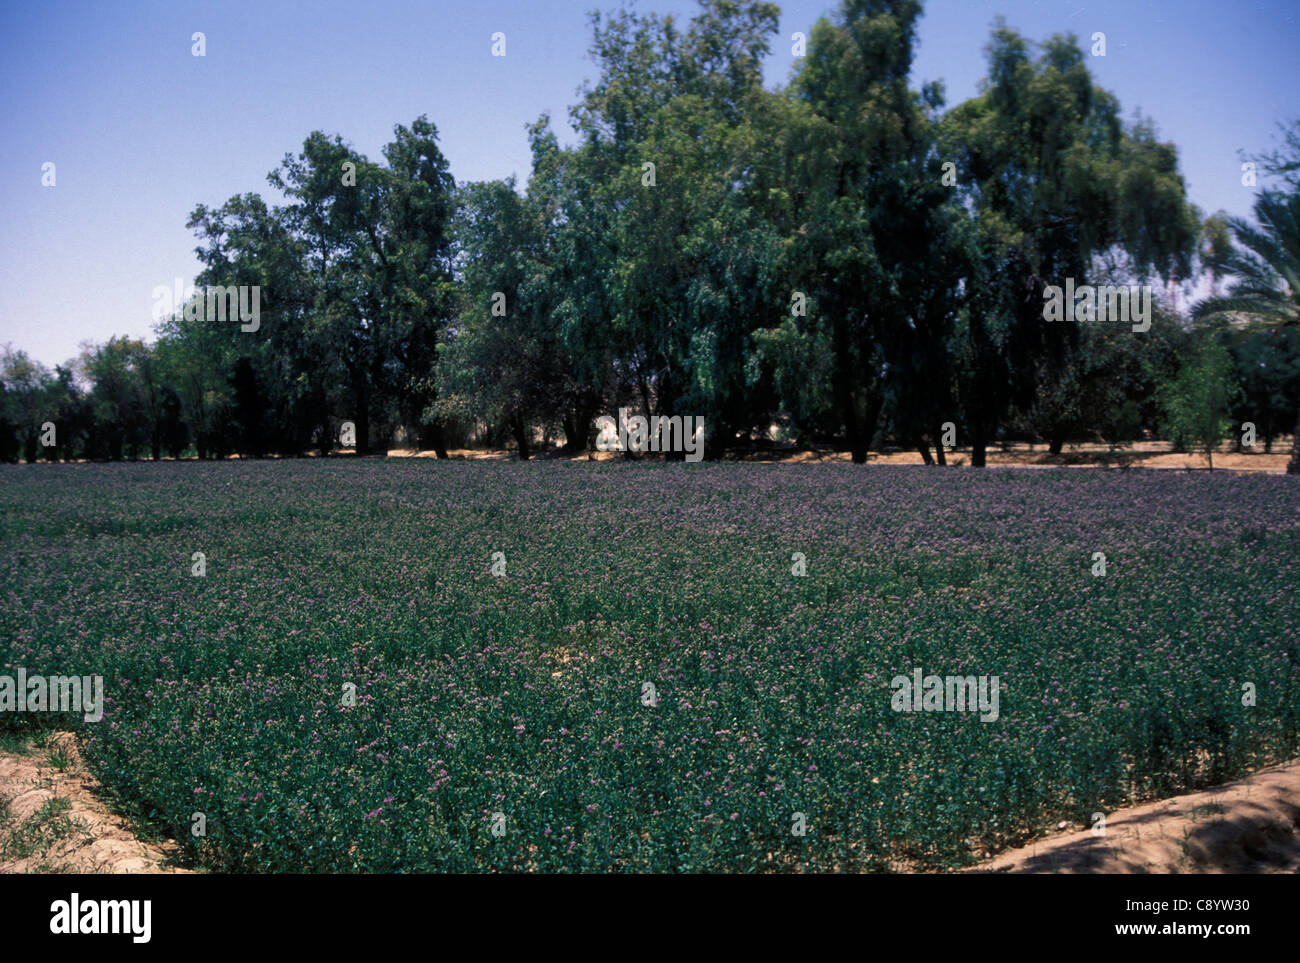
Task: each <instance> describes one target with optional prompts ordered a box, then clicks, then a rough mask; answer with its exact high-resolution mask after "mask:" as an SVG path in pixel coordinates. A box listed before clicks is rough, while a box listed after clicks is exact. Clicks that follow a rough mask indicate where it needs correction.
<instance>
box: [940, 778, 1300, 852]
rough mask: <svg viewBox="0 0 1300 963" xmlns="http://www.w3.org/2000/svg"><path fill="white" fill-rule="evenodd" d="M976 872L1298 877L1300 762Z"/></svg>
mask: <svg viewBox="0 0 1300 963" xmlns="http://www.w3.org/2000/svg"><path fill="white" fill-rule="evenodd" d="M966 872H974V873H1297V872H1300V759H1297V760H1293V761H1292V762H1290V763H1287V764H1286V765H1285V766H1279V767H1277V768H1274V769H1265V770H1262V771H1260V772H1257V773H1255V774H1253V775H1251V776H1248V777H1247V778H1245V779H1242V780H1240V781H1238V782H1232V783H1228V784H1227V785H1225V786H1218V787H1216V788H1214V789H1207V790H1205V791H1203V792H1196V793H1191V794H1189V795H1185V796H1175V797H1174V798H1172V799H1164V800H1161V801H1159V802H1153V803H1147V804H1145V805H1142V806H1133V807H1131V808H1127V809H1118V810H1116V811H1115V812H1112V813H1107V814H1106V823H1105V835H1104V836H1102V835H1094V833H1093V830H1092V829H1091V828H1090V829H1085V830H1083V831H1081V832H1076V831H1069V832H1063V833H1061V834H1059V835H1055V836H1050V837H1047V838H1045V839H1041V840H1039V841H1037V842H1035V843H1031V844H1030V845H1028V846H1023V847H1021V848H1020V849H1015V850H1009V851H1007V852H1005V853H1002V854H1001V855H1000V856H997V857H995V858H993V859H991V860H988V861H987V862H984V863H981V864H979V865H978V866H975V867H972V868H971V869H969V870H967V871H966Z"/></svg>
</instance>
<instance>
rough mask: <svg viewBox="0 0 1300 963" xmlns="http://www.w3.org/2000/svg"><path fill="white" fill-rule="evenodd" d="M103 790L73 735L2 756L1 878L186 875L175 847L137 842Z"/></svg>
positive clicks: (0, 811)
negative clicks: (111, 808)
mask: <svg viewBox="0 0 1300 963" xmlns="http://www.w3.org/2000/svg"><path fill="white" fill-rule="evenodd" d="M56 763H57V764H56ZM98 791H99V783H98V781H97V780H96V779H95V777H94V776H92V775H91V774H90V773H89V772H87V771H86V768H85V766H84V765H83V763H82V761H81V755H80V753H79V752H78V751H77V743H76V738H75V736H73V734H72V733H70V732H61V733H57V734H55V735H53V736H52V737H51V738H50V739H49V740H48V741H47V742H46V743H45V745H44V747H43V748H37V747H29V750H28V751H27V752H21V753H15V752H0V873H33V872H35V873H185V872H188V870H185V869H180V868H178V867H176V866H175V865H173V863H174V860H175V857H176V854H177V852H178V847H177V846H176V844H175V842H173V841H171V840H168V841H166V842H164V843H162V844H161V845H154V844H151V843H147V842H143V841H142V840H140V839H138V838H137V837H136V835H135V834H134V833H133V832H132V830H131V828H130V826H129V825H128V824H127V822H126V820H124V819H122V817H120V816H117V815H115V814H113V813H111V812H109V811H108V808H107V807H106V806H105V805H104V803H103V802H102V801H101V800H100V799H99V797H98Z"/></svg>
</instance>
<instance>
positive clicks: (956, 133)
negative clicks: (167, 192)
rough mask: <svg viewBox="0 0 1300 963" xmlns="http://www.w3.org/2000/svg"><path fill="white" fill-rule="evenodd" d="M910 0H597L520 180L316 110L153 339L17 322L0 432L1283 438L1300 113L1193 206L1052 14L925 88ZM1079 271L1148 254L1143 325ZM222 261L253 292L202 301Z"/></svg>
mask: <svg viewBox="0 0 1300 963" xmlns="http://www.w3.org/2000/svg"><path fill="white" fill-rule="evenodd" d="M920 12H921V6H920V3H919V2H917V0H844V2H842V3H841V4H840V6H839V8H838V10H837V11H836V12H835V13H834V14H833V15H832V16H828V17H825V18H823V19H821V20H819V21H818V22H817V23H816V24H815V26H814V27H813V28H812V29H811V31H810V32H809V34H808V35H807V37H806V38H805V37H803V36H802V35H797V36H796V38H794V39H795V43H794V45H793V46H792V59H793V62H794V68H793V70H792V73H791V76H790V79H789V81H788V82H787V83H786V84H784V85H783V86H780V87H778V88H777V89H768V88H765V87H764V85H763V82H762V63H763V59H764V57H765V56H766V55H767V54H768V53H769V51H770V50H771V49H772V45H773V43H774V42H776V41H777V27H778V16H779V10H778V8H777V7H776V6H775V5H773V4H771V3H762V2H740V0H701V3H700V10H699V12H698V14H697V15H696V16H695V17H694V18H693V19H691V20H690V21H689V23H686V24H685V25H682V24H679V22H678V21H677V20H676V19H674V18H672V17H667V16H663V17H661V16H659V15H656V14H653V13H647V14H642V13H638V12H634V11H631V10H627V9H624V10H621V11H618V12H615V13H613V14H593V15H592V17H591V27H592V42H591V54H592V59H593V60H594V62H595V63H596V65H597V67H598V77H597V79H596V80H595V81H594V82H591V83H588V84H587V85H586V86H585V87H584V88H583V89H582V90H581V91H580V95H579V98H578V103H577V104H576V105H574V106H573V107H572V108H571V109H570V112H569V119H570V122H571V124H572V127H573V129H574V131H575V133H576V135H577V137H576V143H574V144H573V145H572V146H564V147H562V146H561V145H560V143H559V141H558V139H557V137H556V134H555V132H554V130H553V128H552V125H551V120H550V118H549V117H547V116H542V117H540V118H538V119H537V121H536V122H534V123H533V124H531V125H530V126H529V127H528V128H527V130H528V135H529V141H530V145H531V153H532V171H531V175H530V176H529V178H528V180H527V182H526V183H525V184H523V185H520V184H518V183H516V182H515V180H514V179H507V180H499V181H487V182H473V183H464V184H459V185H458V184H456V183H455V181H454V180H453V178H452V177H451V175H450V173H449V168H448V164H447V161H446V158H445V157H444V156H443V154H442V153H441V150H440V148H439V146H438V133H437V129H436V127H435V126H434V124H433V123H432V122H430V121H429V120H428V118H427V117H424V116H421V117H420V118H418V119H417V120H415V121H414V122H413V123H412V124H411V125H410V126H403V125H398V126H397V127H395V128H394V134H393V139H392V140H391V141H390V142H389V143H388V144H387V145H386V146H385V147H384V148H383V150H382V159H381V160H371V159H369V158H367V157H366V156H364V155H362V154H360V153H359V152H357V151H356V150H355V149H354V148H353V147H351V146H350V145H349V144H348V143H347V142H346V141H345V140H344V139H343V138H342V137H341V136H338V135H326V134H324V133H321V132H316V133H313V134H311V135H310V136H309V137H308V138H307V139H306V141H305V142H304V144H303V145H302V149H301V150H300V151H299V152H298V153H296V154H295V153H289V154H286V155H285V156H284V158H283V160H282V162H281V163H280V165H279V166H278V167H277V168H276V169H275V170H274V171H272V172H271V173H270V174H269V175H268V181H269V183H270V185H271V187H273V188H274V190H275V192H276V195H277V196H278V198H279V200H278V201H277V202H275V203H268V202H267V201H266V200H265V199H263V197H262V196H260V195H259V194H257V193H247V194H242V195H239V196H236V197H232V198H231V199H229V200H228V201H227V202H226V203H225V204H223V205H221V206H220V207H216V208H210V207H207V206H204V205H199V206H198V207H196V208H195V210H194V211H193V213H192V214H191V216H190V219H189V223H188V226H189V227H190V228H191V229H192V230H193V231H194V232H195V234H196V237H197V238H198V239H199V242H200V244H199V247H198V249H197V253H198V255H199V258H200V261H201V264H202V270H201V272H200V274H199V276H198V277H197V278H196V279H195V286H196V289H197V292H198V293H197V294H196V295H195V296H194V298H193V299H192V300H190V301H188V302H187V303H186V304H183V305H182V304H174V305H171V309H170V310H168V311H166V312H164V315H163V316H162V317H160V318H158V319H157V325H156V337H155V339H154V340H153V341H152V342H149V343H146V342H143V341H141V340H135V339H130V338H125V337H115V338H111V339H110V340H109V341H107V342H106V343H103V344H98V345H86V346H84V348H83V351H82V354H81V355H80V357H79V358H77V359H74V360H73V361H70V362H68V363H66V364H64V365H59V366H57V367H55V368H54V370H53V371H50V370H48V369H46V368H45V367H44V366H42V365H41V364H39V363H37V362H35V361H33V360H32V359H30V358H29V357H28V356H27V355H26V354H25V353H23V352H22V351H19V350H15V349H13V348H12V347H11V346H10V347H6V348H5V350H4V353H3V357H0V458H3V459H5V460H9V461H13V460H17V459H18V458H20V457H21V458H25V459H26V460H28V461H32V460H36V459H40V458H44V459H59V458H61V459H69V458H92V459H121V458H144V457H152V458H159V457H164V456H173V457H181V456H187V455H196V456H197V457H199V458H221V457H226V456H229V455H231V454H239V455H241V456H253V457H258V456H263V455H268V454H281V455H297V454H303V453H307V452H309V451H319V452H321V453H326V452H329V451H330V450H332V449H334V448H336V447H337V446H338V445H339V429H340V426H341V425H342V424H343V423H345V422H346V423H349V427H351V428H352V434H353V435H354V437H355V445H354V448H355V451H356V452H357V453H358V454H366V453H368V452H372V451H383V450H386V449H387V448H388V447H390V446H393V445H405V446H408V447H420V448H423V449H433V450H435V451H436V452H437V453H438V455H439V456H441V457H446V456H447V453H448V450H449V449H453V448H457V447H464V446H467V445H474V444H479V445H493V446H503V445H507V444H510V445H512V446H513V447H514V448H515V449H516V450H517V452H518V454H519V456H520V457H522V458H527V457H529V456H530V454H531V453H533V452H534V451H536V450H537V449H538V447H539V446H540V447H542V448H545V449H548V450H549V449H552V448H555V447H560V448H561V449H562V450H565V451H568V452H580V451H583V450H590V449H591V448H592V446H593V443H594V438H595V428H594V421H595V419H596V418H597V417H598V416H599V415H601V414H612V413H613V412H614V411H616V410H618V409H619V408H622V407H626V408H628V409H630V410H635V411H638V412H641V413H643V414H644V415H646V416H653V415H664V416H672V415H694V416H702V417H703V418H704V419H705V424H706V426H707V428H706V433H705V446H706V457H710V458H717V457H720V456H721V455H722V454H723V453H724V452H725V451H727V450H728V449H735V448H748V447H761V446H765V445H771V444H781V443H790V444H794V445H833V446H836V447H839V448H841V449H843V450H847V451H849V452H851V456H852V458H853V460H854V461H856V462H862V461H865V460H866V458H867V454H868V451H869V450H872V449H879V448H880V447H882V446H886V445H896V446H899V447H904V448H909V449H915V450H918V451H920V452H921V454H922V456H923V457H924V459H925V461H926V462H927V463H929V462H931V461H938V462H940V463H942V462H943V461H944V446H945V443H947V440H948V439H950V438H952V437H954V436H955V438H956V443H957V444H959V445H961V446H963V447H969V449H970V451H971V463H972V464H973V465H976V466H980V465H983V464H984V463H985V461H986V453H987V450H988V448H989V446H990V445H992V444H996V443H997V442H999V441H1007V440H1010V439H1029V440H1035V441H1042V442H1044V443H1046V444H1048V445H1049V446H1050V448H1051V450H1053V451H1054V452H1059V451H1060V450H1061V448H1062V446H1064V445H1065V444H1068V443H1070V442H1073V441H1079V440H1102V441H1105V442H1109V443H1110V444H1112V445H1115V446H1122V445H1125V444H1128V443H1130V442H1131V441H1133V440H1135V439H1137V438H1139V437H1142V436H1143V435H1144V434H1154V435H1158V436H1161V437H1167V438H1171V439H1173V440H1174V442H1175V443H1176V444H1177V445H1178V446H1180V447H1184V448H1187V447H1196V446H1204V447H1207V448H1208V447H1210V446H1211V445H1212V444H1217V443H1218V441H1219V440H1220V439H1221V438H1222V437H1223V436H1224V435H1225V434H1226V433H1227V432H1228V431H1229V430H1236V429H1238V428H1239V427H1240V426H1241V425H1242V424H1245V423H1250V424H1251V425H1253V426H1254V429H1255V431H1256V432H1257V434H1258V437H1259V439H1260V441H1261V442H1262V443H1263V444H1264V445H1266V446H1268V447H1270V449H1271V445H1272V442H1273V439H1274V438H1276V437H1278V436H1281V435H1283V434H1286V433H1288V432H1292V433H1293V434H1300V432H1297V431H1295V429H1296V428H1300V418H1298V417H1297V412H1298V411H1300V338H1298V336H1297V319H1298V318H1300V269H1298V268H1297V265H1298V263H1300V229H1298V227H1300V185H1298V184H1297V170H1298V169H1300V126H1297V127H1296V128H1295V129H1293V130H1289V131H1287V132H1286V141H1285V144H1284V145H1283V147H1282V148H1281V149H1280V150H1278V151H1277V152H1275V153H1274V154H1272V155H1267V156H1262V157H1259V158H1257V159H1256V161H1254V162H1252V163H1257V165H1258V167H1259V171H1260V176H1261V177H1265V178H1268V186H1266V187H1261V188H1260V189H1259V190H1258V191H1257V192H1256V203H1255V218H1254V220H1253V221H1251V222H1247V221H1245V220H1242V219H1236V218H1227V217H1225V216H1222V215H1215V216H1212V217H1204V216H1203V215H1202V213H1201V212H1200V211H1199V210H1197V209H1196V207H1195V206H1194V205H1192V204H1191V203H1190V202H1189V201H1188V198H1187V196H1186V190H1185V184H1184V181H1183V178H1182V176H1181V174H1180V173H1179V169H1178V154H1177V150H1176V148H1175V146H1174V145H1173V144H1171V143H1167V142H1162V141H1161V140H1160V139H1159V138H1158V136H1157V134H1156V131H1155V128H1154V125H1153V124H1152V123H1151V122H1150V121H1148V120H1144V119H1142V118H1134V119H1131V120H1127V121H1126V120H1124V119H1123V117H1122V111H1121V106H1120V104H1119V103H1118V101H1117V100H1116V98H1115V97H1114V96H1113V95H1112V94H1110V93H1108V92H1107V91H1105V90H1103V89H1101V88H1100V87H1098V86H1097V85H1096V84H1095V83H1094V82H1093V78H1092V76H1091V73H1090V71H1089V69H1088V56H1089V55H1088V53H1087V52H1086V51H1085V50H1084V49H1082V48H1081V47H1080V46H1079V43H1078V41H1077V40H1076V39H1075V38H1074V37H1073V36H1069V35H1067V36H1062V35H1056V36H1053V37H1051V38H1049V39H1047V40H1046V41H1044V42H1042V43H1031V42H1030V41H1028V40H1027V39H1025V38H1024V37H1022V36H1021V35H1020V34H1019V33H1018V32H1016V31H1015V30H1014V29H1012V28H1010V27H1008V26H1007V25H1006V24H1005V23H1002V22H1001V21H999V22H998V23H996V24H995V26H994V28H993V30H992V33H991V36H990V38H989V40H988V43H987V46H986V55H987V63H988V73H987V78H986V80H985V81H984V82H983V84H982V85H981V89H980V92H979V93H978V94H977V95H976V96H975V97H972V98H971V99H969V100H966V101H964V102H962V103H959V104H956V105H954V106H952V107H947V105H946V104H945V96H944V90H943V88H942V85H940V84H937V83H931V84H926V85H924V86H922V87H921V88H920V89H916V88H914V87H913V86H912V85H911V84H910V81H909V75H910V72H911V65H912V57H913V51H914V48H915V44H916V26H917V21H918V18H919V16H920ZM781 42H782V43H784V40H782V41H781ZM1202 278H1208V280H1209V283H1210V284H1211V285H1212V287H1213V292H1212V296H1211V297H1210V298H1208V299H1206V300H1204V301H1202V302H1201V303H1200V304H1198V305H1196V306H1195V307H1194V308H1193V309H1190V310H1189V309H1188V308H1186V307H1184V306H1182V302H1183V298H1180V297H1178V296H1177V294H1178V292H1179V291H1180V290H1183V291H1186V290H1189V289H1190V285H1191V284H1192V283H1194V282H1195V281H1197V280H1198V279H1202ZM1067 282H1068V283H1069V284H1070V285H1071V287H1070V290H1074V289H1075V286H1078V287H1082V286H1084V285H1093V286H1114V287H1118V288H1123V289H1127V288H1128V287H1130V286H1132V287H1134V288H1137V287H1146V288H1148V289H1149V290H1150V291H1151V292H1152V294H1153V301H1152V318H1151V323H1150V326H1149V328H1147V329H1145V330H1143V331H1140V332H1139V331H1137V330H1135V328H1134V327H1133V326H1130V325H1129V324H1127V323H1125V322H1124V319H1123V318H1120V319H1116V318H1114V317H1100V316H1098V315H1097V314H1095V313H1094V314H1093V315H1092V316H1089V315H1088V314H1087V313H1086V312H1076V310H1075V306H1074V305H1073V304H1070V305H1067V306H1066V310H1065V312H1064V316H1063V317H1061V318H1059V319H1057V320H1048V319H1047V318H1046V317H1045V311H1044V304H1045V294H1044V292H1045V291H1046V290H1048V289H1049V288H1051V287H1053V286H1057V287H1060V286H1064V285H1065V284H1066V283H1067ZM236 287H243V288H254V289H256V291H257V292H258V293H259V294H260V300H259V301H258V302H257V303H258V305H259V312H260V313H259V317H258V318H257V321H256V323H255V324H241V323H240V322H239V318H238V317H236V316H234V315H233V312H232V314H231V316H227V317H224V318H222V319H216V318H213V317H212V316H211V312H210V311H207V310H204V304H203V303H202V302H203V300H204V291H205V290H210V289H212V288H221V289H233V288H236ZM207 303H208V304H211V299H210V298H209V299H208V301H207ZM187 309H188V310H187ZM51 426H52V427H53V431H52V432H51V431H50V429H51ZM945 436H947V437H945ZM45 439H51V440H53V441H54V443H53V444H49V443H47V442H46V441H45ZM1289 470H1291V471H1296V472H1300V441H1298V442H1297V443H1296V447H1295V450H1294V453H1293V458H1292V462H1291V467H1290V469H1289Z"/></svg>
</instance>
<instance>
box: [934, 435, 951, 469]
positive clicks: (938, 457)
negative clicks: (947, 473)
mask: <svg viewBox="0 0 1300 963" xmlns="http://www.w3.org/2000/svg"><path fill="white" fill-rule="evenodd" d="M934 437H935V438H937V439H939V440H938V441H936V442H935V443H934V460H935V461H937V462H938V463H939V464H940V465H943V466H945V467H946V466H947V464H948V456H947V454H945V453H944V450H943V426H942V425H940V426H939V430H938V431H936V432H935V433H934Z"/></svg>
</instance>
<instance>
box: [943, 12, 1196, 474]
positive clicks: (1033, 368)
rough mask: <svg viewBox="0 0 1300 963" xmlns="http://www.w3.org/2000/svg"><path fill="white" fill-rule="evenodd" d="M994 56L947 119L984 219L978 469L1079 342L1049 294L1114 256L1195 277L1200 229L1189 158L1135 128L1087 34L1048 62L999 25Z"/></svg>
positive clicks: (972, 395)
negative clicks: (1051, 311) (1095, 78)
mask: <svg viewBox="0 0 1300 963" xmlns="http://www.w3.org/2000/svg"><path fill="white" fill-rule="evenodd" d="M988 54H989V78H988V80H987V81H986V82H985V86H984V90H983V91H982V92H981V94H980V95H979V96H978V97H975V98H973V99H972V100H969V101H966V102H965V103H963V104H961V105H960V106H958V107H957V108H955V109H954V110H953V111H952V112H950V113H949V114H948V115H947V116H946V117H945V118H944V128H945V139H944V142H945V151H946V152H948V153H950V155H951V156H953V157H954V158H955V160H956V166H957V172H958V178H957V183H958V185H959V194H960V197H961V199H962V202H963V204H964V205H965V207H966V208H967V209H968V210H969V211H970V213H971V216H972V222H971V224H970V230H969V231H968V232H967V233H966V234H965V235H964V237H963V243H964V250H965V252H966V257H967V259H968V261H969V269H968V271H967V273H966V284H965V291H966V294H967V303H966V305H965V306H964V308H963V310H962V312H961V314H960V317H959V323H958V340H959V342H960V344H959V346H958V348H957V352H958V356H959V358H960V359H961V363H960V364H959V365H958V366H957V374H958V377H957V393H958V396H959V398H960V400H961V403H962V406H963V411H964V415H965V420H966V422H967V425H968V428H969V431H970V433H971V438H972V457H971V463H972V464H973V465H977V466H978V465H983V464H984V462H985V449H986V447H987V444H988V441H989V439H990V437H991V435H992V433H993V432H994V431H996V429H997V426H998V424H999V422H1000V420H1001V418H1002V417H1003V415H1004V414H1005V412H1006V411H1007V409H1008V408H1009V407H1010V406H1011V405H1013V404H1015V405H1019V406H1021V407H1022V408H1023V407H1027V406H1028V405H1029V404H1030V402H1031V401H1032V399H1033V398H1034V397H1035V394H1036V392H1037V388H1038V384H1039V382H1040V380H1041V379H1057V378H1059V377H1060V371H1061V368H1062V366H1063V364H1064V361H1065V359H1066V357H1067V355H1066V348H1067V346H1068V345H1070V344H1072V343H1074V342H1075V341H1077V338H1078V325H1077V322H1076V321H1075V319H1074V317H1073V311H1067V312H1066V314H1067V317H1066V320H1065V323H1063V324H1049V323H1047V322H1045V321H1044V318H1043V304H1044V300H1043V292H1044V290H1045V288H1046V287H1047V286H1048V285H1063V284H1064V281H1065V279H1067V278H1074V279H1075V281H1076V283H1078V284H1084V283H1086V281H1087V279H1088V278H1089V276H1090V275H1096V274H1097V273H1098V272H1097V264H1098V258H1100V257H1102V256H1105V260H1108V261H1110V262H1112V263H1122V264H1123V266H1124V267H1125V269H1126V273H1127V274H1128V275H1130V276H1131V277H1132V279H1133V280H1137V281H1146V280H1147V279H1149V278H1150V277H1151V275H1152V274H1158V275H1160V276H1163V277H1186V276H1187V274H1188V273H1189V271H1190V263H1191V256H1192V252H1193V249H1194V243H1195V240H1196V238H1197V236H1198V231H1199V219H1198V218H1197V216H1196V214H1195V211H1194V210H1193V209H1192V208H1191V207H1190V206H1189V205H1188V204H1187V201H1186V191H1185V185H1184V183H1183V179H1182V177H1181V175H1180V174H1179V173H1178V158H1177V151H1176V149H1175V148H1174V146H1173V145H1172V144H1167V143H1161V142H1159V141H1157V140H1156V137H1155V132H1154V130H1153V128H1152V127H1151V125H1150V124H1149V123H1145V122H1139V123H1135V124H1133V125H1131V126H1126V125H1124V124H1122V123H1121V121H1120V119H1119V105H1118V103H1117V102H1116V100H1115V98H1114V97H1113V96H1112V95H1111V94H1109V93H1107V92H1106V91H1104V90H1101V89H1100V88H1098V87H1096V86H1094V85H1093V83H1092V79H1091V75H1090V73H1089V71H1088V68H1087V66H1086V65H1085V59H1084V53H1083V51H1082V50H1081V49H1080V48H1079V46H1078V42H1077V40H1076V39H1075V38H1074V37H1073V36H1065V37H1062V36H1054V37H1052V38H1051V39H1049V40H1048V41H1047V42H1046V43H1045V44H1044V45H1043V46H1042V50H1041V53H1040V55H1039V56H1038V57H1037V58H1036V59H1035V58H1034V57H1032V56H1031V53H1030V47H1029V44H1028V43H1027V42H1026V41H1025V40H1024V39H1023V38H1021V37H1020V35H1019V34H1017V33H1016V32H1015V31H1013V30H1011V29H1009V28H1008V27H1006V26H1005V24H1001V23H999V24H998V25H997V26H996V27H995V29H994V32H993V38H992V40H991V42H990V44H989V48H988ZM1071 307H1072V306H1071Z"/></svg>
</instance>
